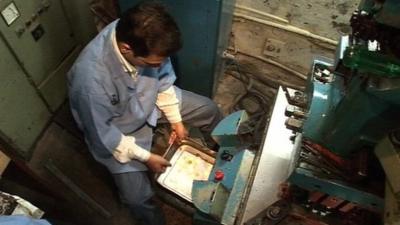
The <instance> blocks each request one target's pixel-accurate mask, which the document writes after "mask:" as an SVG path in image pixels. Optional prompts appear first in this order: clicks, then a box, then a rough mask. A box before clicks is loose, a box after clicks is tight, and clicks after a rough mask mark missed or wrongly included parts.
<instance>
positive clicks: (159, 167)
mask: <svg viewBox="0 0 400 225" xmlns="http://www.w3.org/2000/svg"><path fill="white" fill-rule="evenodd" d="M146 165H147V166H148V167H149V168H150V169H151V170H152V171H153V172H154V173H164V172H165V170H166V169H167V167H168V166H171V163H169V162H168V161H167V160H166V159H164V158H163V157H161V156H159V155H156V154H151V155H150V158H149V159H148V160H147V162H146Z"/></svg>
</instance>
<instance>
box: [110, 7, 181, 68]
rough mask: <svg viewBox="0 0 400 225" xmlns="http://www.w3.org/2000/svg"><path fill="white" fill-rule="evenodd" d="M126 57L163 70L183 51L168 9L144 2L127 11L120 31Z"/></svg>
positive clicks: (119, 42)
mask: <svg viewBox="0 0 400 225" xmlns="http://www.w3.org/2000/svg"><path fill="white" fill-rule="evenodd" d="M116 36H117V42H118V47H119V49H120V51H121V53H122V55H123V56H124V57H125V58H126V59H127V60H128V61H129V62H130V63H132V64H134V65H138V66H159V64H160V63H161V62H162V61H163V60H164V59H165V58H166V57H168V56H170V55H171V54H173V53H175V52H177V51H178V50H179V49H180V48H181V47H182V41H181V34H180V32H179V29H178V26H177V25H176V23H175V21H174V19H173V18H172V17H171V15H169V14H168V12H167V11H166V9H165V7H164V6H163V5H161V4H160V3H156V2H153V1H144V2H142V3H139V4H138V5H136V6H135V7H133V8H131V9H129V10H127V11H126V12H125V13H124V14H123V15H122V16H121V18H120V20H119V21H118V24H117V27H116Z"/></svg>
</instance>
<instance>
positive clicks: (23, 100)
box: [0, 0, 95, 159]
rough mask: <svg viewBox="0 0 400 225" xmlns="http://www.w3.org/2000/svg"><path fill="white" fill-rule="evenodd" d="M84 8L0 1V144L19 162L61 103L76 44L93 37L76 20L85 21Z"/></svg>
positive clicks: (91, 31) (67, 3)
mask: <svg viewBox="0 0 400 225" xmlns="http://www.w3.org/2000/svg"><path fill="white" fill-rule="evenodd" d="M85 6H86V5H85V2H83V1H76V0H73V1H61V0H56V1H50V0H32V1H22V0H4V1H1V2H0V13H1V14H0V17H1V19H0V52H1V60H0V70H1V72H0V73H1V77H0V93H1V96H2V97H0V108H1V111H0V117H1V119H0V144H1V146H2V148H4V149H7V150H8V149H9V150H10V151H16V153H17V154H16V155H18V156H20V157H22V158H25V159H29V157H30V156H31V155H32V153H33V152H32V151H33V149H34V146H35V143H36V142H37V141H38V139H39V138H40V137H41V135H42V133H43V132H44V130H45V129H46V126H47V125H48V124H49V123H50V121H51V119H52V116H53V115H54V114H55V113H56V111H57V110H58V109H59V108H60V106H61V105H62V104H63V103H64V102H65V100H66V97H67V85H66V73H67V71H68V70H69V68H70V66H71V65H72V63H73V61H74V60H75V58H76V57H77V56H78V54H79V52H80V49H81V47H80V44H83V43H82V42H85V41H87V40H89V39H90V38H91V37H92V36H93V35H94V33H95V32H94V25H93V24H90V23H88V22H84V21H82V20H83V19H87V18H90V14H89V9H87V10H86V11H85V10H84V9H85V8H84V7H85ZM76 8H78V9H79V10H75V9H76ZM71 15H75V17H73V16H71ZM77 16H79V17H77ZM72 21H74V22H76V23H78V22H77V21H79V24H80V25H79V26H75V27H72V26H71V22H72ZM87 21H89V20H87ZM92 23H93V22H92ZM91 25H93V27H91ZM88 27H90V28H92V29H88ZM81 29H84V31H83V32H81V31H82V30H81ZM74 32H75V33H79V35H76V36H75V34H74ZM83 38H84V39H85V40H82V39H83Z"/></svg>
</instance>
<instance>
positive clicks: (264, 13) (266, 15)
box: [235, 5, 289, 24]
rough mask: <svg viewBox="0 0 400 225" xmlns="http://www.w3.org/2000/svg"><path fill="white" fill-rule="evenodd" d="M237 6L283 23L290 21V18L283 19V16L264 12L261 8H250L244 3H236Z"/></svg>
mask: <svg viewBox="0 0 400 225" xmlns="http://www.w3.org/2000/svg"><path fill="white" fill-rule="evenodd" d="M235 8H236V9H240V10H243V11H247V12H252V13H255V14H258V15H260V16H265V17H268V18H270V19H273V20H276V21H279V22H282V23H285V24H288V23H289V21H288V20H286V19H283V18H281V17H278V16H275V15H272V14H269V13H266V12H263V11H259V10H256V9H252V8H249V7H246V6H243V5H236V6H235Z"/></svg>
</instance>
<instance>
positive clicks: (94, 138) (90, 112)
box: [71, 94, 150, 163]
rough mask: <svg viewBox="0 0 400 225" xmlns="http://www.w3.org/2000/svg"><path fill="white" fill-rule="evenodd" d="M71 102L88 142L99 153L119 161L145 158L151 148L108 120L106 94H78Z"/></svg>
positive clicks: (145, 159)
mask: <svg viewBox="0 0 400 225" xmlns="http://www.w3.org/2000/svg"><path fill="white" fill-rule="evenodd" d="M71 104H72V107H73V109H75V110H76V113H77V114H78V115H79V118H80V121H81V123H82V128H83V131H84V134H85V136H86V139H87V141H88V142H89V145H91V146H92V147H93V148H94V149H95V150H96V151H97V153H98V154H99V155H100V156H104V157H109V156H110V154H112V155H113V156H114V158H115V159H116V160H118V161H119V162H121V163H126V162H129V161H130V160H131V159H138V160H140V161H147V160H148V158H149V157H150V152H148V151H147V150H145V149H143V148H141V147H140V146H138V145H136V144H135V139H134V138H133V137H130V138H128V137H127V136H125V135H124V134H123V133H122V132H121V131H120V130H119V129H118V128H117V127H116V126H114V125H113V124H112V123H111V121H112V118H113V116H114V115H113V113H112V112H111V111H110V110H109V106H108V105H107V104H109V99H107V97H106V96H105V95H100V94H99V95H94V94H79V95H76V96H74V97H73V98H72V102H71ZM128 140H129V141H128Z"/></svg>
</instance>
